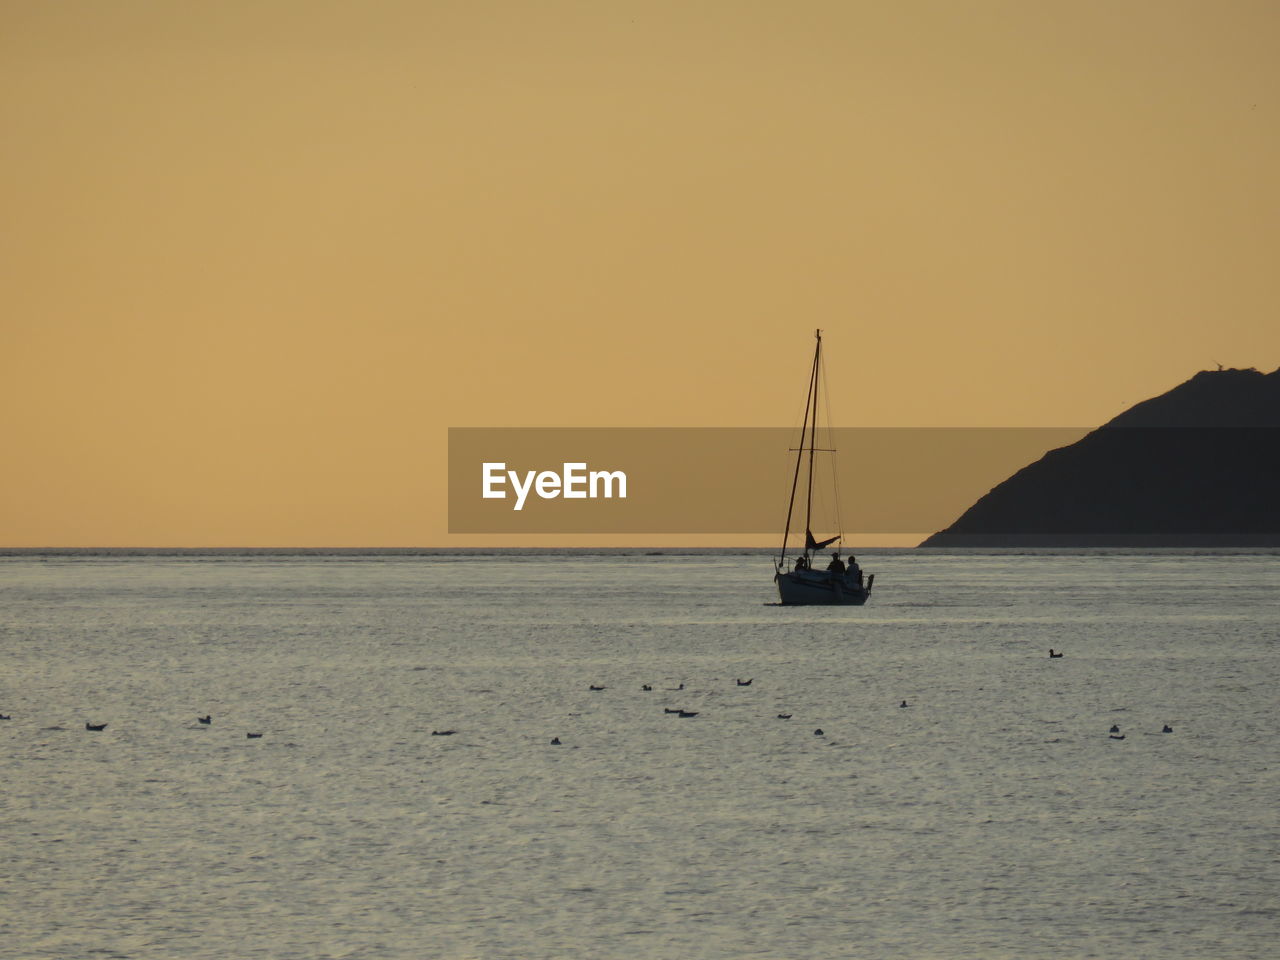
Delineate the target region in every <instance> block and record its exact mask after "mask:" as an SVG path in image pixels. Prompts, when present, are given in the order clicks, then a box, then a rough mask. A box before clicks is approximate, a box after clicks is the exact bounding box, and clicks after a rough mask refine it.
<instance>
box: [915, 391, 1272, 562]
mask: <svg viewBox="0 0 1280 960" xmlns="http://www.w3.org/2000/svg"><path fill="white" fill-rule="evenodd" d="M1276 545H1280V369H1278V370H1275V371H1273V372H1272V373H1265V374H1264V373H1260V372H1258V371H1257V370H1217V371H1207V370H1206V371H1202V372H1200V373H1197V374H1196V375H1195V376H1194V377H1192V378H1191V379H1190V380H1188V381H1186V382H1185V383H1182V384H1180V385H1178V386H1177V387H1174V388H1173V389H1172V390H1170V391H1169V392H1168V393H1165V394H1162V395H1160V396H1158V397H1153V398H1151V399H1150V400H1144V401H1143V402H1142V403H1139V404H1136V405H1134V406H1133V407H1130V408H1129V409H1128V410H1126V411H1124V413H1121V414H1120V415H1119V416H1117V417H1116V418H1114V419H1113V420H1111V421H1110V422H1108V423H1106V424H1104V425H1103V426H1101V427H1099V428H1098V429H1097V430H1094V431H1093V432H1092V433H1090V434H1088V435H1087V436H1085V437H1083V438H1082V439H1080V440H1079V441H1078V442H1076V443H1073V444H1071V445H1070V446H1068V447H1062V448H1059V449H1057V450H1051V451H1049V452H1048V453H1047V454H1045V455H1044V456H1043V457H1041V458H1040V459H1039V460H1037V461H1036V462H1035V463H1032V464H1030V465H1028V466H1026V467H1024V468H1023V469H1021V470H1019V471H1018V472H1017V473H1015V474H1014V475H1013V476H1011V477H1009V479H1007V480H1005V481H1004V482H1003V483H1001V484H999V485H998V486H996V487H995V488H994V489H993V490H991V492H989V493H988V494H987V495H986V496H984V497H982V498H981V499H979V500H978V501H977V502H976V503H975V504H974V505H973V506H971V507H970V508H969V509H968V510H966V511H965V512H964V514H962V515H961V516H960V518H959V519H958V520H956V522H955V523H953V524H952V525H951V526H949V527H947V528H946V529H945V530H942V531H940V532H938V533H935V534H934V535H933V536H931V537H929V538H928V539H927V540H925V541H924V543H922V544H921V546H923V547H1011V546H1032V547H1035V546H1041V547H1063V546H1276Z"/></svg>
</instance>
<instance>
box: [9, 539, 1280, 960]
mask: <svg viewBox="0 0 1280 960" xmlns="http://www.w3.org/2000/svg"><path fill="white" fill-rule="evenodd" d="M862 560H863V564H864V566H865V568H866V569H867V570H868V571H875V572H876V573H877V574H878V581H877V590H876V593H875V594H874V596H873V599H872V602H871V603H870V604H869V605H868V606H866V607H864V608H843V609H822V608H780V607H776V606H769V605H766V604H767V603H768V602H769V601H771V600H773V599H774V597H773V595H772V593H771V583H770V577H771V572H772V571H771V566H770V562H769V560H768V558H766V557H758V556H757V557H749V556H748V557H744V556H670V555H668V556H607V557H601V556H529V557H502V558H495V557H487V558H486V557H453V556H448V557H388V556H366V557H280V556H275V557H273V556H256V557H225V556H223V557H203V558H202V557H193V556H184V557H155V556H152V557H146V556H143V557H44V558H42V557H35V556H17V557H7V558H4V559H0V654H2V656H3V672H2V673H0V714H7V715H9V716H10V717H11V719H9V720H4V721H0V744H2V745H3V751H4V754H3V755H4V781H3V784H2V789H0V817H2V820H0V823H2V830H3V851H4V858H5V866H4V869H3V871H0V873H2V876H0V956H3V957H6V958H7V957H13V958H24V960H25V958H33V960H34V958H79V957H95V958H112V957H116V958H161V957H182V958H219V960H226V958H257V957H263V958H299V960H304V958H305V960H315V958H327V957H352V958H356V957H359V958H364V957H368V958H434V957H442V958H531V960H537V958H610V957H637V958H656V960H665V958H680V960H688V958H699V957H715V958H721V957H723V958H739V957H742V958H747V957H767V958H801V957H803V958H825V957H891V958H899V957H901V958H922V957H926V958H927V957H940V958H956V957H966V958H967V957H973V958H1000V957H1010V958H1039V957H1107V958H1110V957H1116V958H1122V957H1123V958H1133V957H1160V958H1191V957H1196V958H1201V957H1215V958H1224V960H1225V958H1242V957H1259V958H1261V957H1271V956H1275V955H1276V954H1275V951H1276V948H1277V943H1278V942H1280V940H1278V937H1280V928H1278V924H1277V920H1278V910H1277V896H1278V891H1280V887H1278V886H1277V880H1280V867H1278V866H1277V856H1276V853H1277V849H1280V818H1278V817H1277V813H1276V811H1277V799H1278V798H1280V766H1278V765H1277V760H1278V759H1280V757H1278V753H1280V750H1278V748H1277V742H1278V741H1277V734H1278V731H1277V723H1276V720H1277V717H1276V700H1277V697H1276V694H1277V678H1278V675H1280V668H1278V666H1277V654H1278V652H1280V651H1278V647H1280V607H1278V606H1277V587H1280V557H1277V556H1276V555H1274V554H1253V555H1243V556H1228V555H1192V554H1176V553H1169V554H1162V555H1151V556H1134V555H1119V554H1115V555H1086V554H1074V555H1064V556H1048V555H1024V556H998V555H981V556H964V555H936V554H934V555H929V554H922V555H912V554H910V552H905V551H904V552H888V553H884V554H880V555H867V556H864V557H862ZM1050 647H1054V648H1056V649H1059V650H1063V651H1065V656H1064V657H1063V658H1061V659H1055V660H1050V659H1048V656H1047V651H1048V649H1049V648H1050ZM738 679H742V680H746V679H751V680H752V683H751V684H750V686H739V685H738V684H737V683H736V680H738ZM681 683H683V684H684V689H683V690H672V689H670V688H674V687H677V686H678V685H680V684H681ZM643 684H649V685H651V686H652V687H653V688H654V689H653V690H652V691H648V692H646V691H644V690H642V689H641V687H642V685H643ZM592 685H595V686H603V687H604V688H605V689H603V690H598V691H595V690H590V689H589V687H590V686H592ZM903 700H905V701H906V702H907V704H908V706H907V707H905V708H904V707H901V706H900V705H899V704H900V703H901V702H902V701H903ZM664 708H672V709H674V708H683V709H685V710H686V711H690V712H693V711H696V712H697V716H696V717H687V718H681V717H680V716H678V715H676V714H669V713H666V712H664ZM205 714H210V715H211V716H212V723H211V724H209V725H208V726H204V725H201V724H199V723H197V722H196V717H197V716H199V715H205ZM778 714H791V719H789V720H783V719H780V718H779V717H778ZM86 722H94V723H106V724H107V727H106V729H105V730H103V731H102V732H100V733H91V732H87V731H86V730H85V729H84V727H85V723H86ZM1112 724H1116V725H1118V726H1119V727H1120V731H1121V733H1122V734H1123V735H1124V739H1123V740H1115V739H1112V738H1111V737H1110V735H1109V733H1108V731H1109V728H1110V727H1111V725H1112ZM1165 724H1168V725H1170V726H1171V727H1172V728H1173V732H1172V733H1167V734H1166V733H1161V732H1160V731H1161V729H1162V727H1163V725H1165ZM819 728H820V729H821V730H822V731H823V734H822V735H821V736H819V735H816V734H815V732H814V731H815V730H816V729H819ZM445 730H454V731H456V732H455V733H453V734H452V735H450V736H439V735H433V734H432V731H445ZM249 732H254V733H261V734H262V737H261V738H260V739H249V738H247V737H246V734H247V733H249ZM553 737H559V739H560V740H561V744H560V745H558V746H555V745H552V744H551V742H550V741H551V739H552V738H553Z"/></svg>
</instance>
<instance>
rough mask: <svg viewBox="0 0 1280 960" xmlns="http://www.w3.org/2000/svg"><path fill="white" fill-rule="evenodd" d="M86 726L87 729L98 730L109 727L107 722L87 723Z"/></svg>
mask: <svg viewBox="0 0 1280 960" xmlns="http://www.w3.org/2000/svg"><path fill="white" fill-rule="evenodd" d="M84 728H85V729H86V730H94V731H98V730H105V729H107V725H106V724H105V723H86V724H85V725H84Z"/></svg>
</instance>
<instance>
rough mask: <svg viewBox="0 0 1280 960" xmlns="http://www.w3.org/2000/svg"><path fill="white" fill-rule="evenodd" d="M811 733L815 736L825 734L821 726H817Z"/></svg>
mask: <svg viewBox="0 0 1280 960" xmlns="http://www.w3.org/2000/svg"><path fill="white" fill-rule="evenodd" d="M813 735H814V736H815V737H825V736H826V734H825V733H823V732H822V728H821V727H819V728H818V729H817V730H815V731H813Z"/></svg>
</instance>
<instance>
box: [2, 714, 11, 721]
mask: <svg viewBox="0 0 1280 960" xmlns="http://www.w3.org/2000/svg"><path fill="white" fill-rule="evenodd" d="M12 719H13V717H11V716H9V715H8V714H7V713H0V720H12Z"/></svg>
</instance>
